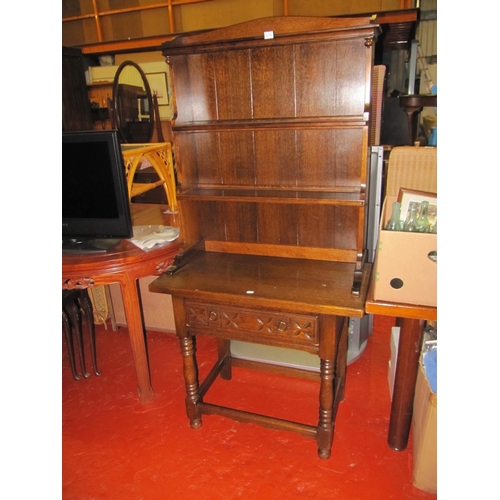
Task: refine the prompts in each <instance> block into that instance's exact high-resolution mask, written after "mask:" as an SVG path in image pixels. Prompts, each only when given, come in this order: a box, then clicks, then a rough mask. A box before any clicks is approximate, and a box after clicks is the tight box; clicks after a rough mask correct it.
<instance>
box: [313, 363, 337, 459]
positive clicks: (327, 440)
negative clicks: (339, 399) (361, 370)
mask: <svg viewBox="0 0 500 500" xmlns="http://www.w3.org/2000/svg"><path fill="white" fill-rule="evenodd" d="M320 376H321V385H320V396H319V424H318V437H317V443H318V456H319V458H325V459H326V458H330V455H331V451H332V442H333V379H334V363H333V360H326V359H322V360H321V364H320Z"/></svg>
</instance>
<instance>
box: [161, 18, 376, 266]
mask: <svg viewBox="0 0 500 500" xmlns="http://www.w3.org/2000/svg"><path fill="white" fill-rule="evenodd" d="M265 33H272V38H267V36H269V35H267V34H266V35H265ZM377 34H378V26H377V25H374V24H373V23H371V22H370V19H369V18H359V19H331V18H330V19H328V18H296V17H287V18H268V19H258V20H255V21H250V22H248V23H242V24H240V25H236V26H231V27H228V28H222V29H219V30H214V31H211V32H208V33H201V34H197V35H191V36H180V37H177V38H175V39H174V40H172V41H171V42H167V43H165V44H163V46H162V48H163V54H164V55H165V56H166V59H167V63H168V64H169V65H170V67H171V71H172V76H173V78H172V79H173V87H174V102H175V109H176V111H175V115H176V116H175V119H174V122H173V134H174V150H175V155H176V159H177V165H178V176H179V182H180V190H179V196H178V198H179V203H180V206H181V210H180V214H181V220H182V231H181V233H182V235H183V237H184V244H185V245H186V247H190V246H193V245H195V244H197V243H198V242H199V241H200V240H205V241H206V242H212V243H213V245H215V246H216V247H217V248H224V246H225V245H227V248H230V249H231V250H230V251H238V252H243V253H244V252H245V251H246V248H248V244H250V245H253V246H254V247H255V251H258V246H259V245H262V248H263V249H264V248H265V254H268V252H271V254H272V255H275V256H280V255H282V251H283V248H282V247H285V248H287V250H286V251H285V252H284V253H288V248H289V247H290V246H296V247H297V248H298V251H297V254H298V255H300V256H301V257H302V256H305V258H307V256H308V254H311V256H313V255H314V254H316V253H317V249H318V248H321V249H329V250H338V251H336V252H332V253H331V254H330V255H334V259H337V258H338V259H339V260H341V261H343V260H344V259H347V261H349V262H351V261H352V260H353V257H352V256H353V255H354V256H355V257H354V260H355V262H356V269H357V270H360V269H362V267H363V264H364V261H365V233H366V196H367V168H368V161H369V157H368V139H369V135H368V128H369V112H370V88H371V87H370V84H371V70H372V66H373V44H374V41H375V39H376V36H377ZM215 242H217V244H216V243H215ZM270 248H273V250H272V251H271V250H270Z"/></svg>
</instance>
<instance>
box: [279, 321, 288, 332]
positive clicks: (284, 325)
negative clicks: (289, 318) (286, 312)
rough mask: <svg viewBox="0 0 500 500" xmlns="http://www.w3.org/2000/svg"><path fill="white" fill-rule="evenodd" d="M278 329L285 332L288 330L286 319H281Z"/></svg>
mask: <svg viewBox="0 0 500 500" xmlns="http://www.w3.org/2000/svg"><path fill="white" fill-rule="evenodd" d="M278 331H279V332H284V331H286V323H285V322H284V321H280V322H279V323H278Z"/></svg>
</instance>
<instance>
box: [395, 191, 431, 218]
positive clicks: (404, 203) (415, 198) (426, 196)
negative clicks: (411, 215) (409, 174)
mask: <svg viewBox="0 0 500 500" xmlns="http://www.w3.org/2000/svg"><path fill="white" fill-rule="evenodd" d="M398 201H399V202H400V203H401V219H402V220H403V221H404V220H406V216H407V215H408V208H409V207H410V203H411V202H415V203H417V204H418V214H420V206H421V203H422V202H423V201H428V202H429V208H428V210H427V219H429V223H430V225H431V227H432V226H434V224H435V223H436V221H437V194H436V193H429V192H427V191H417V190H415V189H406V188H400V190H399V194H398Z"/></svg>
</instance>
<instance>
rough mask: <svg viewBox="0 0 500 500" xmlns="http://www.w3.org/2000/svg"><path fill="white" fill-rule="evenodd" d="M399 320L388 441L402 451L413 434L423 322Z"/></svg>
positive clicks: (406, 319) (392, 446) (395, 448)
mask: <svg viewBox="0 0 500 500" xmlns="http://www.w3.org/2000/svg"><path fill="white" fill-rule="evenodd" d="M397 324H398V326H399V327H400V333H399V346H398V360H397V364H396V374H395V377H394V391H393V396H392V406H391V419H390V422H389V437H388V443H389V446H390V447H391V448H392V449H393V450H396V451H402V450H404V449H406V446H407V444H408V436H409V434H410V426H411V418H412V415H413V397H414V395H415V384H416V382H417V372H418V361H419V357H420V350H421V342H422V333H423V328H424V322H423V321H421V320H418V319H410V318H398V321H397Z"/></svg>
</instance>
